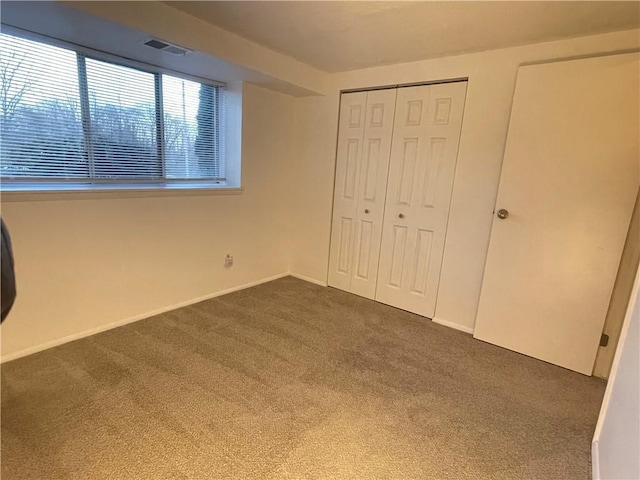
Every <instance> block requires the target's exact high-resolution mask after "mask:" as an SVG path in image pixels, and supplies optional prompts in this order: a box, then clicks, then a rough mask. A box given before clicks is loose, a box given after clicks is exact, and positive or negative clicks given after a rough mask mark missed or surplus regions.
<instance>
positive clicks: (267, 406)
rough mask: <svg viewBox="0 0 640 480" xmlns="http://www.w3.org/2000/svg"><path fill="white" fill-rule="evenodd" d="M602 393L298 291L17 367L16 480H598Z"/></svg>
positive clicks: (5, 433)
mask: <svg viewBox="0 0 640 480" xmlns="http://www.w3.org/2000/svg"><path fill="white" fill-rule="evenodd" d="M7 321H8V322H10V321H11V317H9V319H8V320H7ZM604 386H605V385H604V382H602V381H599V380H596V379H593V378H587V377H584V376H582V375H579V374H577V373H572V372H569V371H567V370H564V369H562V368H559V367H554V366H552V365H548V364H546V363H543V362H540V361H537V360H533V359H531V358H528V357H525V356H522V355H519V354H516V353H513V352H509V351H506V350H503V349H500V348H498V347H494V346H492V345H488V344H485V343H482V342H480V341H477V340H473V339H472V338H471V336H469V335H466V334H464V333H461V332H457V331H454V330H451V329H448V328H446V327H442V326H438V325H436V324H433V323H431V322H430V321H429V320H427V319H425V318H422V317H419V316H416V315H412V314H409V313H406V312H403V311H400V310H396V309H394V308H391V307H387V306H384V305H381V304H378V303H375V302H372V301H369V300H366V299H362V298H360V297H356V296H353V295H349V294H347V293H344V292H340V291H337V290H333V289H330V288H322V287H319V286H316V285H312V284H309V283H306V282H302V281H300V280H297V279H293V278H284V279H281V280H277V281H275V282H271V283H268V284H265V285H261V286H258V287H254V288H251V289H248V290H244V291H242V292H238V293H234V294H230V295H227V296H224V297H220V298H217V299H214V300H209V301H206V302H202V303H199V304H197V305H194V306H190V307H186V308H182V309H180V310H176V311H173V312H171V313H167V314H163V315H159V316H156V317H153V318H150V319H148V320H143V321H140V322H137V323H134V324H131V325H128V326H125V327H121V328H118V329H115V330H111V331H108V332H105V333H102V334H99V335H95V336H92V337H90V338H86V339H83V340H79V341H76V342H73V343H70V344H67V345H63V346H60V347H57V348H54V349H51V350H48V351H45V352H42V353H39V354H36V355H32V356H30V357H25V358H23V359H19V360H16V361H13V362H10V363H7V364H5V365H3V366H2V445H1V447H2V480H14V479H30V480H34V479H63V478H64V479H67V478H72V479H83V480H84V479H154V480H155V479H169V478H171V479H183V478H190V479H311V478H313V479H474V480H475V479H484V478H486V479H527V480H531V479H543V480H552V479H572V480H573V479H588V478H590V467H589V448H590V440H591V436H592V433H593V430H594V426H595V422H596V417H597V415H598V409H599V405H600V402H601V399H602V395H603V392H604Z"/></svg>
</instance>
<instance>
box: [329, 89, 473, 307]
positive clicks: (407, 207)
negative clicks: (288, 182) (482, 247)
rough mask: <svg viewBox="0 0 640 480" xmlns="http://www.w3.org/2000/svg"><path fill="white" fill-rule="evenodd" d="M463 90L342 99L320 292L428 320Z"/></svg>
mask: <svg viewBox="0 0 640 480" xmlns="http://www.w3.org/2000/svg"><path fill="white" fill-rule="evenodd" d="M466 86H467V84H466V82H457V83H447V84H438V85H423V86H417V87H404V88H398V89H387V90H377V91H370V92H359V93H349V94H343V95H342V102H341V109H340V126H339V132H338V155H337V170H336V183H335V194H334V212H333V225H332V234H331V253H330V265H329V285H331V286H334V287H336V288H340V289H342V290H346V291H349V292H352V293H356V294H358V295H362V296H364V297H367V298H375V299H376V300H378V301H380V302H383V303H387V304H389V305H393V306H396V307H399V308H402V309H405V310H409V311H412V312H415V313H419V314H421V315H424V316H427V317H433V314H434V310H435V302H436V295H437V291H438V283H439V278H440V267H441V265H442V256H443V253H444V240H445V234H446V228H447V219H448V215H449V206H450V201H451V191H452V188H453V177H454V171H455V164H456V158H457V151H458V142H459V137H460V129H461V126H462V113H463V107H464V100H465V96H466ZM396 92H397V93H396Z"/></svg>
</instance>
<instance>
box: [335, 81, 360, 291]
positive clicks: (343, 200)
mask: <svg viewBox="0 0 640 480" xmlns="http://www.w3.org/2000/svg"><path fill="white" fill-rule="evenodd" d="M366 107H367V93H366V92H358V93H347V94H343V95H342V97H341V102H340V119H339V125H338V148H337V155H336V179H335V188H334V198H333V220H332V228H331V250H330V254H329V279H328V280H329V282H328V283H329V285H331V286H333V287H336V288H340V289H342V290H347V291H350V290H351V279H352V277H353V264H354V254H353V250H354V246H355V237H356V226H357V223H358V219H357V211H358V190H359V182H358V177H359V175H360V161H361V158H362V151H363V137H364V130H365V113H366Z"/></svg>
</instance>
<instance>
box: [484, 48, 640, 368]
mask: <svg viewBox="0 0 640 480" xmlns="http://www.w3.org/2000/svg"><path fill="white" fill-rule="evenodd" d="M638 59H639V56H638V54H624V55H612V56H605V57H597V58H588V59H581V60H572V61H565V62H556V63H549V64H543V65H531V66H524V67H521V68H520V70H519V72H518V80H517V85H516V91H515V97H514V104H513V109H512V113H511V120H510V125H509V133H508V139H507V145H506V150H505V157H504V163H503V168H502V176H501V180H500V187H499V192H498V199H497V204H496V209H497V210H498V209H505V210H508V212H509V216H508V217H507V218H505V219H499V218H497V217H494V222H493V227H492V231H491V241H490V245H489V251H488V257H487V263H486V267H485V274H484V280H483V284H482V292H481V298H480V304H479V309H478V316H477V320H476V327H475V333H474V336H475V337H476V338H478V339H481V340H485V341H487V342H490V343H493V344H496V345H500V346H503V347H506V348H509V349H511V350H515V351H517V352H521V353H524V354H526V355H530V356H532V357H535V358H539V359H541V360H545V361H547V362H550V363H553V364H556V365H560V366H563V367H566V368H569V369H571V370H575V371H577V372H581V373H584V374H587V375H590V374H591V371H592V368H593V363H594V359H595V356H596V352H597V348H598V343H599V339H600V334H601V332H602V327H603V323H604V319H605V315H606V312H607V307H608V304H609V299H610V296H611V291H612V288H613V283H614V280H615V276H616V272H617V269H618V263H619V261H620V255H621V252H622V248H623V244H624V240H625V235H626V233H627V228H628V225H629V220H630V218H631V213H632V208H633V204H634V199H635V196H636V192H637V189H638V183H639V175H640V174H639V158H640V152H639V143H640V138H639V131H640V125H639V111H638V106H639V97H638V92H639V87H640V85H639V78H638V74H639V71H640V68H639V67H640V65H639V63H638Z"/></svg>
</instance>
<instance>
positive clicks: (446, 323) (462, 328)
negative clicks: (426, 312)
mask: <svg viewBox="0 0 640 480" xmlns="http://www.w3.org/2000/svg"><path fill="white" fill-rule="evenodd" d="M433 322H434V323H437V324H439V325H444V326H445V327H449V328H453V329H454V330H460V331H461V332H464V333H469V334H471V335H473V328H471V327H467V326H465V325H458V324H457V323H453V322H450V321H448V320H442V319H440V318H434V319H433Z"/></svg>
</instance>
